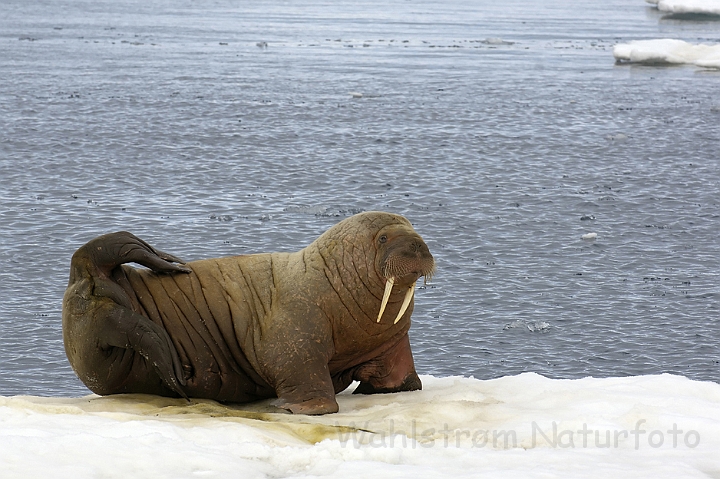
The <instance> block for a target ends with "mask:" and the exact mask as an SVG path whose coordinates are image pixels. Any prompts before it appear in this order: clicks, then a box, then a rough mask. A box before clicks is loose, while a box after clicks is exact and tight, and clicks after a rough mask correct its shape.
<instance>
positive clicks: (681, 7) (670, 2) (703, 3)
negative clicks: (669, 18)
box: [645, 0, 720, 15]
mask: <svg viewBox="0 0 720 479" xmlns="http://www.w3.org/2000/svg"><path fill="white" fill-rule="evenodd" d="M645 1H646V2H647V3H651V4H653V5H655V6H657V9H658V10H660V11H661V12H667V13H678V14H698V15H720V0H645Z"/></svg>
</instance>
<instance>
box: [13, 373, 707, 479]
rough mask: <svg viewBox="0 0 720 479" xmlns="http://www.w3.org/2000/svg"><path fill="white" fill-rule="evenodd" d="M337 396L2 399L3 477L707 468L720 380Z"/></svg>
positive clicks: (441, 385) (449, 381)
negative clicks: (251, 400) (283, 400)
mask: <svg viewBox="0 0 720 479" xmlns="http://www.w3.org/2000/svg"><path fill="white" fill-rule="evenodd" d="M422 379H423V382H424V385H425V387H424V389H423V391H415V392H408V393H399V394H383V395H373V396H353V395H351V394H349V393H343V394H341V395H339V396H338V402H339V404H340V412H339V413H338V414H331V415H327V416H321V417H309V416H293V415H289V414H281V413H278V412H276V410H274V409H273V408H272V407H271V406H269V405H268V403H266V402H262V403H259V404H253V405H248V406H244V407H239V406H235V407H229V406H223V405H221V404H218V403H215V402H212V401H192V402H191V403H188V402H185V401H183V400H173V399H165V398H158V397H153V396H141V395H131V396H115V397H103V398H101V397H98V396H88V397H85V398H76V399H68V398H65V399H62V398H39V397H27V396H24V397H23V396H16V397H0V444H1V445H2V447H0V463H1V464H2V474H1V475H2V477H8V478H16V477H17V478H19V477H53V478H86V477H107V478H115V477H117V478H121V477H122V478H125V477H133V478H144V477H152V478H196V477H243V478H266V477H338V478H339V477H342V478H346V477H353V478H356V477H360V478H364V477H367V478H371V477H372V478H374V479H376V478H378V477H394V478H395V477H397V478H402V477H408V478H410V477H412V478H413V479H424V478H442V477H451V478H453V479H455V478H463V477H484V478H493V477H502V478H503V479H511V478H533V477H583V478H595V477H636V478H638V477H639V478H678V477H683V478H692V477H708V475H714V474H717V472H718V471H720V456H718V454H717V451H718V450H720V385H718V384H715V383H710V382H700V381H692V380H690V379H687V378H684V377H682V376H673V375H660V376H639V377H624V378H605V379H596V378H585V379H579V380H554V379H548V378H545V377H543V376H540V375H538V374H534V373H526V374H521V375H519V376H511V377H503V378H499V379H493V380H485V381H480V380H475V379H469V378H460V377H448V378H435V377H432V376H423V377H422Z"/></svg>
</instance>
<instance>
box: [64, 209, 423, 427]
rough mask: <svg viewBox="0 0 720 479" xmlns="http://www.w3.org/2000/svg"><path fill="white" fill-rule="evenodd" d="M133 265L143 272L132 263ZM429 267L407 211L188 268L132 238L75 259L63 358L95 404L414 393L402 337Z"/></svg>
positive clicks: (93, 244)
mask: <svg viewBox="0 0 720 479" xmlns="http://www.w3.org/2000/svg"><path fill="white" fill-rule="evenodd" d="M126 263H136V264H138V265H142V266H145V268H139V267H135V266H130V265H127V264H126ZM434 270H435V261H434V259H433V256H432V255H431V254H430V251H429V249H428V247H427V245H426V244H425V242H424V241H423V239H422V238H421V237H420V235H419V234H418V233H417V232H415V230H414V229H413V227H412V225H411V224H410V222H409V221H408V220H407V219H406V218H404V217H403V216H400V215H396V214H391V213H384V212H365V213H360V214H357V215H354V216H351V217H349V218H346V219H344V220H343V221H340V222H339V223H337V224H336V225H334V226H333V227H331V228H330V229H329V230H327V231H326V232H325V233H323V234H322V235H321V236H319V237H318V238H317V239H316V240H315V241H313V242H312V243H311V244H310V245H308V246H307V247H305V248H303V249H301V250H300V251H297V252H294V253H261V254H250V255H240V256H230V257H223V258H215V259H205V260H198V261H191V262H188V263H184V262H183V261H181V260H180V259H179V258H177V257H175V256H173V255H171V254H167V253H163V252H162V251H160V250H158V249H155V248H153V247H152V246H150V245H149V244H148V243H146V242H145V241H143V240H141V239H140V238H138V237H136V236H134V235H132V234H131V233H128V232H122V231H121V232H117V233H111V234H106V235H103V236H99V237H97V238H95V239H93V240H91V241H90V242H88V243H87V244H85V245H84V246H82V247H81V248H79V249H78V250H77V251H76V252H75V254H73V256H72V260H71V264H70V281H69V284H68V288H67V290H66V292H65V295H64V298H63V313H62V322H63V340H64V344H65V352H66V354H67V357H68V360H69V361H70V364H71V365H72V368H73V370H74V371H75V373H76V374H77V375H78V377H79V378H80V380H82V382H83V383H84V384H85V385H86V386H87V387H88V388H89V389H90V390H91V391H93V392H94V393H96V394H100V395H110V394H122V393H145V394H155V395H160V396H168V397H184V398H186V399H187V398H206V399H214V400H216V401H221V402H227V403H244V402H251V401H256V400H259V399H265V398H273V397H275V398H277V399H275V400H274V401H273V404H274V405H275V406H277V407H279V408H282V409H286V410H288V411H291V412H292V413H297V414H326V413H333V412H337V411H338V404H337V401H336V400H335V394H337V393H338V392H340V391H342V390H344V389H346V388H347V387H348V386H349V385H350V384H351V383H352V382H353V381H359V385H358V387H357V388H356V389H355V391H354V392H355V393H361V394H373V393H387V392H397V391H412V390H418V389H421V388H422V384H421V382H420V378H419V377H418V375H417V373H416V372H415V365H414V361H413V357H412V352H411V349H410V341H409V338H408V330H409V328H410V316H411V314H412V311H413V306H414V291H415V283H416V282H417V281H418V279H420V278H421V277H424V278H425V280H427V279H428V278H429V277H430V276H431V275H432V274H433V272H434Z"/></svg>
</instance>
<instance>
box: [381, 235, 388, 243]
mask: <svg viewBox="0 0 720 479" xmlns="http://www.w3.org/2000/svg"><path fill="white" fill-rule="evenodd" d="M380 242H381V243H386V242H387V236H385V235H382V236H381V237H380Z"/></svg>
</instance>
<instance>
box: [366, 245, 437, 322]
mask: <svg viewBox="0 0 720 479" xmlns="http://www.w3.org/2000/svg"><path fill="white" fill-rule="evenodd" d="M382 264H383V266H382V273H383V276H384V277H385V280H386V282H385V291H384V293H383V299H382V303H381V304H380V312H379V314H378V318H377V322H378V323H379V322H380V319H381V318H382V315H383V313H384V312H385V307H386V306H387V303H388V300H389V299H390V293H391V292H392V289H393V286H395V285H397V286H399V287H401V288H407V290H406V292H405V297H404V298H403V302H402V305H401V306H400V311H399V312H398V315H397V317H396V318H395V321H394V323H393V324H396V323H397V322H398V321H400V318H402V316H403V314H405V311H407V308H408V306H410V302H411V301H412V298H413V295H414V294H415V283H416V282H417V280H418V279H420V278H421V277H425V282H426V283H427V281H429V280H430V278H431V277H432V275H433V273H434V272H435V259H434V258H433V256H432V254H430V249H429V248H428V247H427V245H426V244H425V242H424V241H423V240H422V238H420V237H419V236H418V235H417V234H411V235H408V234H406V235H400V236H398V237H395V238H393V241H392V242H391V245H390V246H389V247H388V248H387V251H386V252H385V256H384V258H383V260H382Z"/></svg>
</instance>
